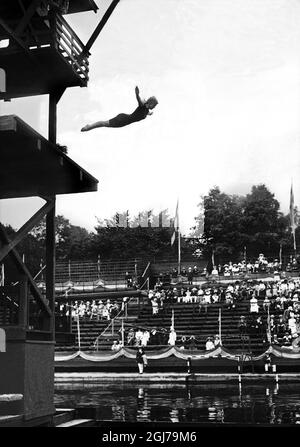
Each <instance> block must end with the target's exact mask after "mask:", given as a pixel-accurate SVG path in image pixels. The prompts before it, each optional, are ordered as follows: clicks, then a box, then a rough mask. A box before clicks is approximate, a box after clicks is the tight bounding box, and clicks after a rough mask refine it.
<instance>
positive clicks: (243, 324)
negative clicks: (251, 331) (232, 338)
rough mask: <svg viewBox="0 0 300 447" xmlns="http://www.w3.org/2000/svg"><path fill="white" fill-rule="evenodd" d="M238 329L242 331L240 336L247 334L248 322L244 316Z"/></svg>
mask: <svg viewBox="0 0 300 447" xmlns="http://www.w3.org/2000/svg"><path fill="white" fill-rule="evenodd" d="M238 329H239V331H240V334H245V333H246V332H247V322H246V317H245V316H244V315H241V317H240V321H239V322H238Z"/></svg>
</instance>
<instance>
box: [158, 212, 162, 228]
mask: <svg viewBox="0 0 300 447" xmlns="http://www.w3.org/2000/svg"><path fill="white" fill-rule="evenodd" d="M162 217H163V213H162V211H161V212H160V213H159V216H158V226H159V228H162Z"/></svg>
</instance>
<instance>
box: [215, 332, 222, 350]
mask: <svg viewBox="0 0 300 447" xmlns="http://www.w3.org/2000/svg"><path fill="white" fill-rule="evenodd" d="M214 346H215V348H218V347H219V346H221V340H220V337H219V336H218V335H215V338H214Z"/></svg>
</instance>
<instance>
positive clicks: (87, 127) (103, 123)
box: [81, 121, 110, 132]
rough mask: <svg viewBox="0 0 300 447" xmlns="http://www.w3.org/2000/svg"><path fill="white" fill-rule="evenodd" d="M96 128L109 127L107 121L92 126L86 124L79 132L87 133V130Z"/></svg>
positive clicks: (97, 122)
mask: <svg viewBox="0 0 300 447" xmlns="http://www.w3.org/2000/svg"><path fill="white" fill-rule="evenodd" d="M97 127H110V126H109V121H96V122H95V123H93V124H87V125H86V126H84V127H83V128H82V129H81V132H87V131H88V130H92V129H96V128H97Z"/></svg>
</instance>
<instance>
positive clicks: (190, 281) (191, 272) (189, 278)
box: [187, 267, 194, 285]
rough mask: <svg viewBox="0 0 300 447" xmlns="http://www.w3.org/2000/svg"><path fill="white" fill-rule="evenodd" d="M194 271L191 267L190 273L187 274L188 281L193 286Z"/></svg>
mask: <svg viewBox="0 0 300 447" xmlns="http://www.w3.org/2000/svg"><path fill="white" fill-rule="evenodd" d="M193 276H194V273H193V270H192V267H189V269H188V272H187V279H188V284H190V285H192V284H193Z"/></svg>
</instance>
